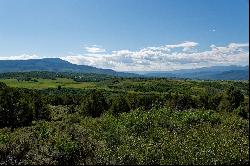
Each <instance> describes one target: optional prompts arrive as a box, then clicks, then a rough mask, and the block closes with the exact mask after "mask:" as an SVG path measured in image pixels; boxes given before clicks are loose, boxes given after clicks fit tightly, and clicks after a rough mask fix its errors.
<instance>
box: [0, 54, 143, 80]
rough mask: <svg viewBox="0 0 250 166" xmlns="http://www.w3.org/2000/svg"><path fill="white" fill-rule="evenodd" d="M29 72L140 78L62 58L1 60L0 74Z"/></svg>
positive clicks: (131, 74)
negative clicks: (77, 63) (73, 62)
mask: <svg viewBox="0 0 250 166" xmlns="http://www.w3.org/2000/svg"><path fill="white" fill-rule="evenodd" d="M28 71H51V72H77V73H96V74H107V75H112V76H122V77H135V76H139V75H137V74H133V73H125V72H116V71H114V70H111V69H100V68H96V67H92V66H87V65H76V64H72V63H70V62H67V61H64V60H62V59H60V58H44V59H30V60H0V73H6V72H28Z"/></svg>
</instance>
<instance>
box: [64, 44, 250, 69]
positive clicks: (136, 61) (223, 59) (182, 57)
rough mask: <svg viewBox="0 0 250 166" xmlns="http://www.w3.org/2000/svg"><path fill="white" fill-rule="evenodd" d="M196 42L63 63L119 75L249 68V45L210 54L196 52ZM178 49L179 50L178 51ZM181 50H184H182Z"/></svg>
mask: <svg viewBox="0 0 250 166" xmlns="http://www.w3.org/2000/svg"><path fill="white" fill-rule="evenodd" d="M197 46H198V43H196V42H190V41H186V42H183V43H180V44H175V45H163V46H158V47H155V46H154V47H146V48H143V49H140V50H138V51H130V50H117V51H112V52H111V53H100V54H97V53H89V54H87V55H69V56H66V57H64V58H63V59H65V60H68V61H69V62H72V63H76V64H84V65H91V66H95V67H100V68H111V69H114V70H118V71H146V70H147V71H150V70H166V71H167V70H173V69H182V68H194V67H204V66H212V65H231V64H235V65H247V64H248V63H249V58H248V56H249V50H248V49H249V44H248V43H230V44H228V45H227V46H220V47H218V46H215V45H211V46H210V49H209V50H207V51H197V50H196V51H192V50H193V49H194V48H196V47H197ZM176 49H177V50H176ZM179 49H180V50H179Z"/></svg>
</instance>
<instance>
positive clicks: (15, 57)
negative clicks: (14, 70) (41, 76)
mask: <svg viewBox="0 0 250 166" xmlns="http://www.w3.org/2000/svg"><path fill="white" fill-rule="evenodd" d="M41 58H42V57H41V56H40V57H39V56H37V55H36V54H33V55H29V54H22V55H16V56H0V60H27V59H41Z"/></svg>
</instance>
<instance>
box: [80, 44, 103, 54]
mask: <svg viewBox="0 0 250 166" xmlns="http://www.w3.org/2000/svg"><path fill="white" fill-rule="evenodd" d="M84 48H85V50H86V51H87V52H88V53H103V52H106V50H105V49H104V48H101V47H98V46H97V45H93V46H90V47H84Z"/></svg>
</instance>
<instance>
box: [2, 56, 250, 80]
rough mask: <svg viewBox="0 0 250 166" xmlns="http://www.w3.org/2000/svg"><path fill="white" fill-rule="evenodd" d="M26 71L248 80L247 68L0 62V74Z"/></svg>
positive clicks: (61, 61) (50, 60) (47, 61)
mask: <svg viewBox="0 0 250 166" xmlns="http://www.w3.org/2000/svg"><path fill="white" fill-rule="evenodd" d="M28 71H51V72H77V73H97V74H107V75H112V76H120V77H171V78H189V79H206V80H207V79H208V80H249V66H244V67H243V66H234V65H232V66H212V67H203V68H196V69H182V70H175V71H167V72H162V71H154V72H140V73H137V74H136V73H128V72H117V71H114V70H111V69H100V68H96V67H92V66H87V65H76V64H72V63H70V62H67V61H64V60H62V59H60V58H44V59H30V60H0V73H6V72H28Z"/></svg>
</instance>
